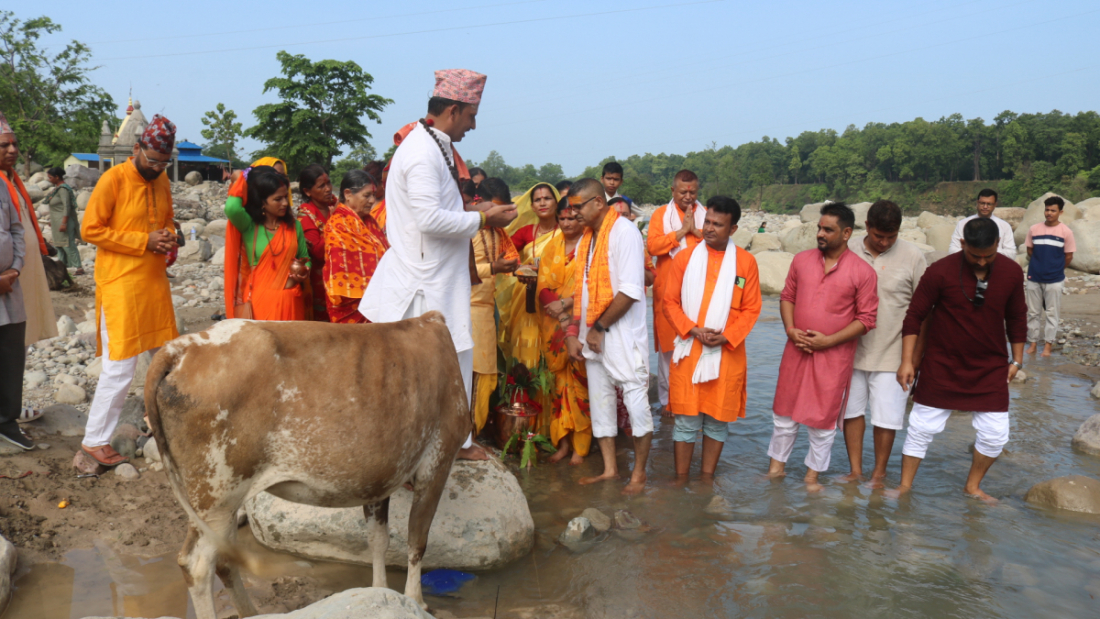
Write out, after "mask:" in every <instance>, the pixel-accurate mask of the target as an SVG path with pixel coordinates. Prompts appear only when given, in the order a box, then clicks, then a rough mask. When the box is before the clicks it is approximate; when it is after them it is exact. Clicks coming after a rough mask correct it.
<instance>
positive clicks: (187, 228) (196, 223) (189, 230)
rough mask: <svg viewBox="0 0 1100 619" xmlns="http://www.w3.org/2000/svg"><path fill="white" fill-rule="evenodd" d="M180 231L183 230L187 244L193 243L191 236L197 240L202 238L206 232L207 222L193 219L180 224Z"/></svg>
mask: <svg viewBox="0 0 1100 619" xmlns="http://www.w3.org/2000/svg"><path fill="white" fill-rule="evenodd" d="M180 229H182V230H183V236H184V237H186V239H187V242H189V243H190V242H191V236H192V235H194V236H195V238H198V237H200V236H202V231H203V230H206V220H204V219H192V220H190V221H185V222H183V223H182V224H180Z"/></svg>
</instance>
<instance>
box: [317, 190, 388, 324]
mask: <svg viewBox="0 0 1100 619" xmlns="http://www.w3.org/2000/svg"><path fill="white" fill-rule="evenodd" d="M389 247H390V246H389V244H388V243H387V242H386V236H385V235H384V234H383V233H382V230H381V229H379V227H378V224H376V223H375V222H374V219H373V218H371V217H370V216H368V217H367V218H366V219H364V218H361V217H359V215H356V214H355V211H353V210H351V208H349V207H348V206H347V205H345V204H338V205H337V206H336V210H335V211H333V213H332V217H330V218H329V220H328V225H327V226H326V228H325V267H324V278H325V290H326V291H327V293H328V307H329V310H330V312H329V318H330V319H331V321H332V322H345V321H347V319H348V318H354V319H357V320H361V319H362V317H361V316H359V314H358V311H357V310H358V307H359V300H360V299H362V298H363V292H364V291H366V289H367V285H368V284H370V280H371V277H373V276H374V270H375V269H376V268H378V261H379V260H381V259H382V254H384V253H386V250H387V249H389Z"/></svg>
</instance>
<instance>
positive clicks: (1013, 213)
mask: <svg viewBox="0 0 1100 619" xmlns="http://www.w3.org/2000/svg"><path fill="white" fill-rule="evenodd" d="M1025 214H1027V209H1026V208H1023V207H1020V206H1000V207H997V208H995V209H993V215H994V216H995V217H1000V218H1001V219H1003V220H1005V221H1007V222H1008V225H1010V226H1012V229H1013V230H1015V229H1016V228H1017V227H1018V226H1019V225H1020V222H1021V221H1023V219H1024V215H1025Z"/></svg>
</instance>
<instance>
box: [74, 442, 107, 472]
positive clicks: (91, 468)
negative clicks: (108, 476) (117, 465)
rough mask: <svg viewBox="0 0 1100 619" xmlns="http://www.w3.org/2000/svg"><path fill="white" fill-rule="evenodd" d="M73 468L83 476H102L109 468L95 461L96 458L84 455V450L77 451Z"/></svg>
mask: <svg viewBox="0 0 1100 619" xmlns="http://www.w3.org/2000/svg"><path fill="white" fill-rule="evenodd" d="M73 468H74V469H76V472H77V473H79V474H81V475H102V474H104V473H106V472H107V467H105V466H103V465H102V464H100V463H98V462H96V461H95V458H93V457H91V456H89V455H88V454H86V453H84V450H83V449H79V448H78V449H77V450H76V455H75V456H73Z"/></svg>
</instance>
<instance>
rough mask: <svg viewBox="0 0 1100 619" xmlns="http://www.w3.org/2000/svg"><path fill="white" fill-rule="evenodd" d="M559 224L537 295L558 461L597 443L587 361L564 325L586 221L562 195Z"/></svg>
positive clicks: (580, 456)
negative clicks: (574, 351) (573, 351)
mask: <svg viewBox="0 0 1100 619" xmlns="http://www.w3.org/2000/svg"><path fill="white" fill-rule="evenodd" d="M557 217H558V222H557V223H558V229H559V230H560V233H558V234H555V235H553V237H552V238H551V239H550V241H549V243H547V244H546V247H545V248H544V249H543V251H542V260H541V261H540V263H539V278H538V297H539V304H540V305H541V306H542V309H543V311H542V312H541V314H540V317H539V331H540V339H541V341H542V356H543V358H544V359H546V366H547V369H549V370H550V372H552V373H553V374H554V397H553V418H552V419H551V420H550V440H551V441H552V442H553V443H554V444H555V445H557V447H558V451H557V453H555V454H554V455H553V456H551V457H550V462H558V461H560V460H562V459H563V458H565V457H566V456H568V455H569V452H570V451H572V452H573V457H572V458H571V459H570V460H569V463H570V464H573V465H577V464H580V463H581V462H583V461H584V457H585V456H587V455H588V450H589V448H590V447H591V446H592V420H591V418H590V417H589V412H588V378H587V376H586V374H585V369H584V362H583V361H581V362H577V361H573V360H572V359H571V358H570V357H569V353H568V352H567V351H566V349H565V327H566V326H567V325H568V324H569V321H570V318H571V317H572V315H573V291H574V288H575V283H576V278H575V273H574V271H575V270H576V269H575V268H574V266H573V264H574V263H573V257H574V252H575V251H576V248H577V243H578V242H579V241H580V239H581V235H582V233H583V232H584V227H583V226H582V225H581V223H580V222H579V221H577V214H576V212H575V211H574V210H573V209H572V208H570V206H569V201H568V200H567V199H564V198H563V199H562V200H561V201H559V202H558V208H557Z"/></svg>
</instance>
